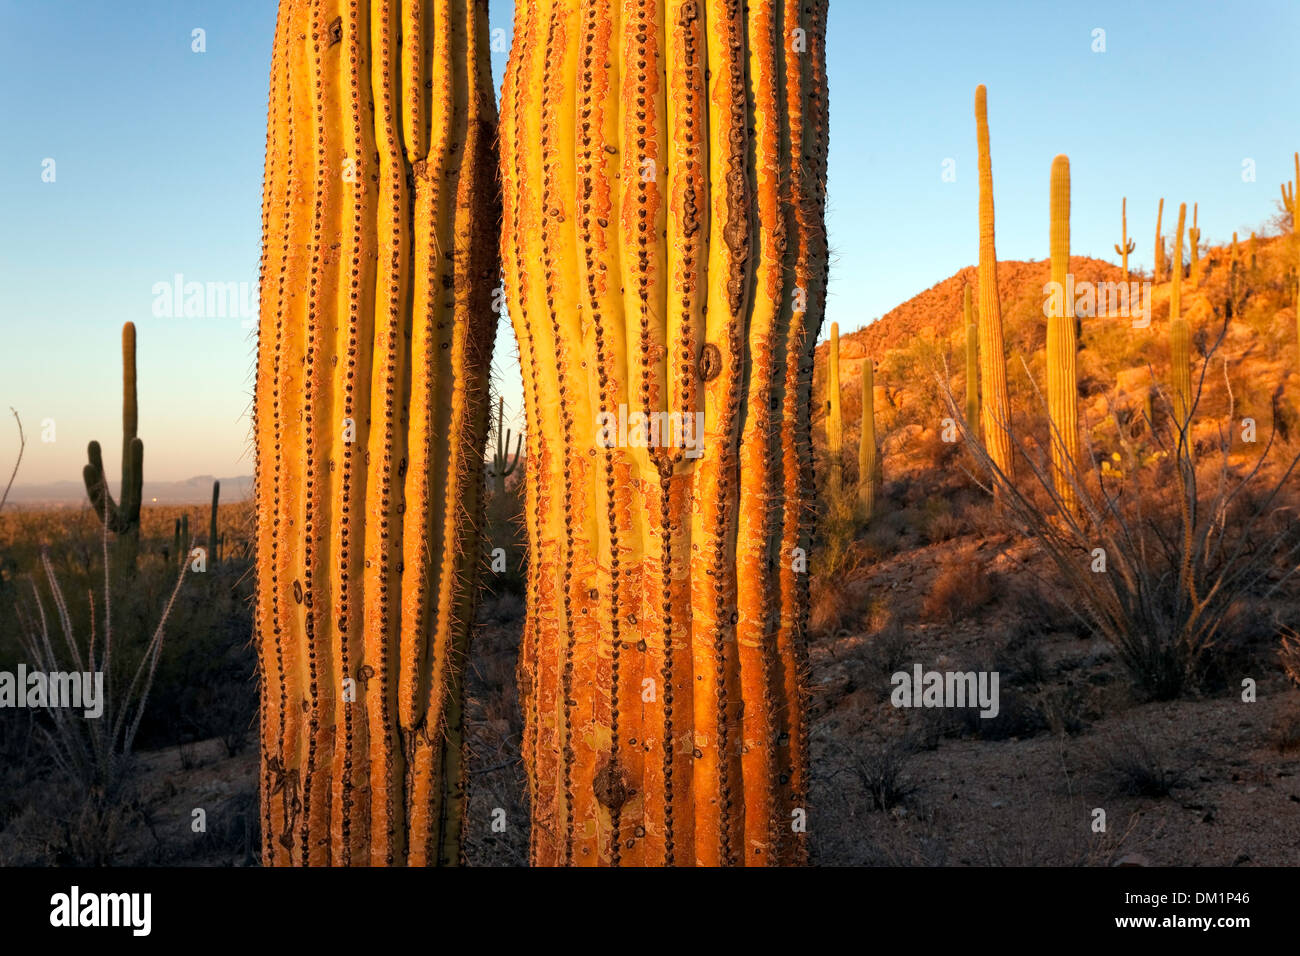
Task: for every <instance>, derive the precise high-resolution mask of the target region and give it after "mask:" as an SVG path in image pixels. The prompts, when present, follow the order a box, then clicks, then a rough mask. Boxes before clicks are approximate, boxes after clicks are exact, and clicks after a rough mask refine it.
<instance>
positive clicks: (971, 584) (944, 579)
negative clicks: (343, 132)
mask: <svg viewBox="0 0 1300 956" xmlns="http://www.w3.org/2000/svg"><path fill="white" fill-rule="evenodd" d="M993 597H994V588H993V582H992V580H991V578H990V577H989V574H988V572H986V571H985V570H984V569H983V568H982V567H980V566H979V565H976V564H973V563H972V564H966V563H963V562H957V563H954V564H951V565H949V566H948V567H946V568H944V570H943V571H941V572H940V573H939V574H938V575H937V576H936V577H935V579H934V581H933V583H931V585H930V593H929V594H927V595H926V598H925V603H924V604H923V606H922V609H921V615H922V618H923V619H924V620H926V621H928V622H929V623H932V624H938V623H947V624H955V623H956V622H958V621H960V620H962V619H964V618H966V617H968V616H970V615H971V614H973V613H974V612H975V611H978V610H979V609H980V608H982V607H984V605H986V604H988V603H989V602H990V601H992V600H993Z"/></svg>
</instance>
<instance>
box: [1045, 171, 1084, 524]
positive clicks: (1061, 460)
mask: <svg viewBox="0 0 1300 956" xmlns="http://www.w3.org/2000/svg"><path fill="white" fill-rule="evenodd" d="M1051 252H1052V288H1053V294H1052V296H1051V297H1050V298H1049V300H1048V315H1047V403H1048V417H1049V418H1050V419H1051V430H1052V435H1051V445H1052V482H1053V485H1054V486H1055V488H1056V494H1057V497H1058V498H1060V500H1061V505H1062V507H1063V508H1064V509H1066V510H1068V511H1073V510H1074V509H1075V507H1076V506H1077V496H1076V494H1075V487H1074V485H1075V481H1076V480H1077V477H1076V476H1077V469H1078V467H1079V381H1078V373H1077V369H1076V361H1077V356H1076V353H1077V351H1078V341H1077V339H1076V338H1075V325H1074V303H1073V302H1072V301H1071V300H1070V296H1069V295H1067V294H1066V286H1067V277H1068V275H1069V272H1070V160H1069V158H1067V157H1065V156H1057V157H1056V158H1055V159H1053V160H1052V177H1051Z"/></svg>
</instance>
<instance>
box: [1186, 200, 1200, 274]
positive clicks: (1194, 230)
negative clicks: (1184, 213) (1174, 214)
mask: <svg viewBox="0 0 1300 956" xmlns="http://www.w3.org/2000/svg"><path fill="white" fill-rule="evenodd" d="M1198 205H1199V204H1198V203H1192V227H1191V228H1190V229H1188V230H1187V248H1188V255H1189V256H1190V258H1191V263H1192V265H1191V276H1190V280H1189V281H1190V282H1191V283H1192V288H1193V289H1195V288H1196V287H1197V286H1199V285H1200V284H1201V230H1200V229H1199V228H1198V227H1197V222H1196V219H1197V206H1198Z"/></svg>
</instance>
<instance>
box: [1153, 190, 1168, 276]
mask: <svg viewBox="0 0 1300 956" xmlns="http://www.w3.org/2000/svg"><path fill="white" fill-rule="evenodd" d="M1164 217H1165V201H1164V198H1163V197H1161V199H1160V207H1159V208H1158V209H1157V210H1156V265H1155V275H1153V276H1152V281H1154V282H1163V281H1164V279H1165V240H1164V237H1163V236H1161V235H1160V222H1161V220H1163V219H1164Z"/></svg>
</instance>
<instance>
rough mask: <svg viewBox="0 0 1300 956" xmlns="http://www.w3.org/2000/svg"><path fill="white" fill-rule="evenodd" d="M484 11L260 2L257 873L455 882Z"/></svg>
mask: <svg viewBox="0 0 1300 956" xmlns="http://www.w3.org/2000/svg"><path fill="white" fill-rule="evenodd" d="M488 44H489V33H488V18H487V4H486V2H484V0H472V2H471V0H465V2H458V3H435V2H433V0H411V2H403V3H401V4H398V3H397V2H395V0H369V2H366V0H361V2H350V3H347V2H343V0H312V2H308V0H281V3H280V6H279V16H278V19H277V23H276V36H275V43H274V48H273V52H272V59H271V78H270V105H269V117H268V123H267V145H266V170H265V179H264V183H263V205H262V234H263V242H262V249H263V253H262V264H261V266H262V269H261V277H262V281H261V288H262V294H261V318H260V323H259V328H258V348H257V377H256V389H255V391H254V405H253V419H254V434H255V440H256V455H257V458H256V461H257V465H256V484H255V489H254V496H255V501H256V515H257V536H256V537H257V546H256V567H257V600H256V604H255V630H256V634H257V639H258V655H259V661H258V663H259V671H260V677H261V686H262V695H261V714H260V726H261V753H262V764H261V774H260V776H261V795H262V804H261V809H262V820H261V831H262V836H263V844H262V855H263V861H264V863H265V864H267V865H336V866H357V865H375V866H393V865H397V866H401V865H411V866H418V865H435V864H455V863H457V862H459V861H460V858H461V831H462V826H463V820H464V813H465V792H464V780H465V772H466V771H465V754H464V748H463V731H462V728H463V700H462V686H463V676H462V674H463V664H464V658H465V653H466V648H467V643H468V640H469V633H470V627H471V624H472V622H473V619H474V608H475V597H476V594H477V591H478V584H477V581H476V572H477V569H478V566H479V563H480V560H481V556H482V546H481V539H480V528H479V525H480V515H481V511H482V498H483V495H482V488H483V460H484V452H485V450H486V445H487V431H488V421H489V414H490V411H491V408H490V404H489V400H488V390H487V381H488V374H489V369H490V365H491V353H492V340H493V336H494V333H495V329H496V318H497V317H496V314H495V313H494V312H493V310H492V300H493V294H494V287H495V286H496V285H497V283H498V281H499V277H500V268H499V260H498V257H497V242H496V239H497V235H496V229H497V223H498V222H499V221H500V204H499V197H500V191H499V186H498V178H497V166H496V156H495V142H496V102H495V96H494V95H493V88H492V76H491V66H490V62H489V49H488Z"/></svg>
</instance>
